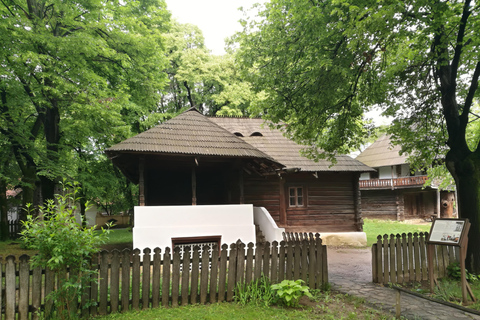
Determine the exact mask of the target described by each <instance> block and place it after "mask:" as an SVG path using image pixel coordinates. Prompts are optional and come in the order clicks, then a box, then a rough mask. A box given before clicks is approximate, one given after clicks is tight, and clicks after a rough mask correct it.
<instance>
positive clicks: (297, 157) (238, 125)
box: [209, 117, 373, 172]
mask: <svg viewBox="0 0 480 320" xmlns="http://www.w3.org/2000/svg"><path fill="white" fill-rule="evenodd" d="M209 119H210V120H211V121H212V122H215V123H216V124H218V125H220V126H222V127H223V128H225V129H227V130H228V131H229V132H231V133H238V134H241V135H242V136H243V137H241V139H243V141H245V142H247V143H248V144H250V145H252V146H254V147H255V148H257V149H258V150H261V151H262V152H264V153H266V154H268V155H269V156H271V157H272V158H273V159H275V160H276V161H277V162H279V163H281V164H283V165H285V167H286V169H294V168H298V169H300V170H301V171H309V172H315V171H357V172H366V171H373V169H372V168H370V167H368V166H366V165H365V164H363V163H361V162H359V161H357V160H355V159H352V158H351V157H349V156H347V155H338V156H336V159H337V163H336V164H335V165H333V166H331V162H330V161H328V160H324V159H320V160H318V161H314V160H312V159H309V158H307V157H305V156H303V155H302V154H301V153H300V152H301V150H302V149H304V148H305V146H302V145H299V144H297V143H295V142H294V141H292V140H290V139H288V138H286V137H285V136H284V135H283V133H282V132H281V131H280V130H277V129H271V128H270V127H269V126H268V124H264V120H262V119H258V118H256V119H255V118H228V117H224V118H223V117H210V118H209ZM259 134H260V135H259Z"/></svg>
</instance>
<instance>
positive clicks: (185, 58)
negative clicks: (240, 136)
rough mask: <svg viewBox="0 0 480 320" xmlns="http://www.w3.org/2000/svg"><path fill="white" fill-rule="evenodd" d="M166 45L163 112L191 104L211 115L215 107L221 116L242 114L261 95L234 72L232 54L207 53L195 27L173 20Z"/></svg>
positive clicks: (234, 66) (199, 31) (201, 37)
mask: <svg viewBox="0 0 480 320" xmlns="http://www.w3.org/2000/svg"><path fill="white" fill-rule="evenodd" d="M166 44H167V52H168V54H167V56H168V59H169V60H170V66H169V67H168V68H167V69H166V71H167V73H168V76H169V80H170V85H169V87H168V89H167V91H166V92H165V94H164V95H163V97H162V100H161V109H162V111H163V112H178V111H179V110H182V109H183V108H186V107H188V108H190V107H193V106H195V107H196V108H198V109H199V110H200V111H202V112H204V113H205V114H208V115H212V116H213V115H215V114H216V113H217V112H218V111H219V110H223V111H221V113H220V114H222V115H245V114H246V110H247V108H248V107H249V106H250V105H251V104H253V103H255V101H257V100H259V99H260V98H261V96H260V95H257V94H256V93H255V92H253V90H252V88H251V85H250V83H248V82H246V81H245V80H244V79H243V78H242V76H241V74H239V73H238V71H237V66H236V64H235V60H234V57H233V55H232V54H226V55H223V56H216V55H212V54H211V53H210V51H209V50H208V49H207V48H206V47H205V44H204V38H203V34H202V32H201V30H200V29H199V28H198V27H197V26H194V25H191V24H181V23H178V22H176V21H173V23H172V28H171V30H170V32H169V33H168V34H167V35H166ZM223 108H225V109H223Z"/></svg>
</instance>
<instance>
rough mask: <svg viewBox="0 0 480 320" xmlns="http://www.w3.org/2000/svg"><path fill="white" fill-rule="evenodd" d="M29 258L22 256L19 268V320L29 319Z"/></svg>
mask: <svg viewBox="0 0 480 320" xmlns="http://www.w3.org/2000/svg"><path fill="white" fill-rule="evenodd" d="M28 259H29V256H27V255H26V254H23V255H21V256H20V263H19V268H18V282H19V284H18V285H19V288H18V289H19V290H18V318H19V320H26V319H28V304H29V301H28V300H29V299H28V298H29V295H30V292H29V283H30V281H29V280H30V266H29V264H28Z"/></svg>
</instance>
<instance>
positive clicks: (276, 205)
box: [106, 108, 372, 232]
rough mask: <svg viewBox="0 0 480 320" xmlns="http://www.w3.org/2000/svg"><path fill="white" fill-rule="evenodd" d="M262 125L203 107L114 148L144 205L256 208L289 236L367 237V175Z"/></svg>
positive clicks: (346, 159) (363, 168)
mask: <svg viewBox="0 0 480 320" xmlns="http://www.w3.org/2000/svg"><path fill="white" fill-rule="evenodd" d="M301 149H302V146H300V145H298V144H296V143H295V142H293V141H291V140H289V139H287V138H285V137H284V136H283V134H282V132H280V131H279V130H275V129H271V128H270V127H269V126H267V125H264V124H263V120H261V119H251V118H216V117H206V116H204V115H202V114H201V113H200V112H198V111H197V110H196V109H193V108H192V109H189V110H187V111H185V112H184V113H182V114H180V115H179V116H177V117H175V118H173V119H171V120H169V121H167V122H165V123H163V124H160V125H158V126H156V127H154V128H152V129H150V130H147V131H145V132H143V133H141V134H139V135H137V136H135V137H132V138H130V139H127V140H125V141H123V142H121V143H119V144H117V145H114V146H112V147H111V148H109V149H107V150H106V153H107V155H108V156H109V157H110V159H112V161H113V163H114V164H115V165H116V166H118V167H119V168H120V169H121V171H122V172H123V173H124V174H125V175H126V176H127V177H128V178H129V179H130V180H131V181H133V182H134V183H138V184H139V191H140V206H167V205H177V206H178V205H183V206H184V205H220V204H253V206H255V207H264V208H266V210H268V212H269V213H270V215H271V217H272V218H273V220H274V221H275V222H276V224H277V225H278V226H279V227H283V228H285V230H286V231H302V232H352V231H362V225H363V221H362V215H361V205H360V191H359V185H358V181H359V176H360V174H361V173H362V172H368V171H372V169H371V168H369V167H368V166H366V165H364V164H362V163H361V162H359V161H356V160H354V159H352V158H350V157H348V156H338V157H337V163H336V164H335V165H333V166H331V163H330V162H329V161H326V160H320V161H318V162H315V161H313V160H310V159H307V158H306V157H304V156H302V155H301V153H300V151H301Z"/></svg>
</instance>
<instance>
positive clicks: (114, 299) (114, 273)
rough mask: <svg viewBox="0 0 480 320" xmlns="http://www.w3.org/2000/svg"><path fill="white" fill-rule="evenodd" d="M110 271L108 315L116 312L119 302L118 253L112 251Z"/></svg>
mask: <svg viewBox="0 0 480 320" xmlns="http://www.w3.org/2000/svg"><path fill="white" fill-rule="evenodd" d="M112 252H113V255H112V262H111V265H112V268H111V270H110V313H116V312H118V305H119V301H120V297H119V296H120V251H118V249H114V250H113V251H112Z"/></svg>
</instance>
